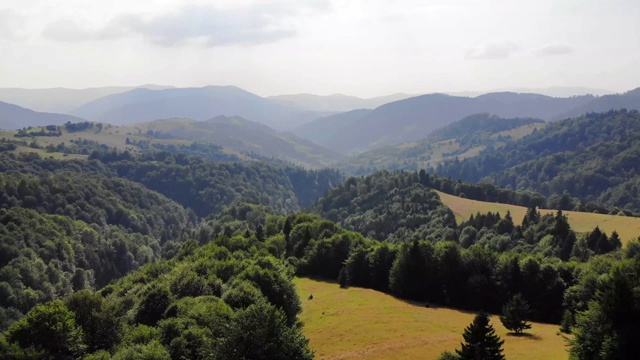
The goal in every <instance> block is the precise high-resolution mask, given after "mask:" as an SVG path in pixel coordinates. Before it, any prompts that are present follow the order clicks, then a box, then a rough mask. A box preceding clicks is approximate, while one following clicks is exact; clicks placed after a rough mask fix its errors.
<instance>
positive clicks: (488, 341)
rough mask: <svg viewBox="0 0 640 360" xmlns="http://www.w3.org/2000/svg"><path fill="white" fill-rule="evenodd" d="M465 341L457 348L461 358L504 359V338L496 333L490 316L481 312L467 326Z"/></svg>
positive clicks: (475, 359)
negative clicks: (501, 338)
mask: <svg viewBox="0 0 640 360" xmlns="http://www.w3.org/2000/svg"><path fill="white" fill-rule="evenodd" d="M462 337H463V338H464V341H465V342H464V343H462V344H461V345H462V348H461V349H460V350H456V353H457V354H458V357H459V358H460V360H504V359H505V357H504V355H503V353H502V344H504V341H503V340H500V337H499V336H498V335H496V332H495V330H494V329H493V326H491V324H489V316H487V314H485V313H483V312H481V313H479V314H478V315H476V317H475V319H473V322H472V323H471V324H470V325H469V326H467V328H466V329H465V330H464V334H462Z"/></svg>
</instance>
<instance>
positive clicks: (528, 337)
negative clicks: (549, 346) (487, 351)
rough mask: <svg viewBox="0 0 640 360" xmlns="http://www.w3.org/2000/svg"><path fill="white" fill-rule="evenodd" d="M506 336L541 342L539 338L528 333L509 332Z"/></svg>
mask: <svg viewBox="0 0 640 360" xmlns="http://www.w3.org/2000/svg"><path fill="white" fill-rule="evenodd" d="M507 336H509V337H517V338H524V339H531V340H542V338H541V337H540V336H538V335H535V334H529V333H522V334H516V333H514V332H509V333H507Z"/></svg>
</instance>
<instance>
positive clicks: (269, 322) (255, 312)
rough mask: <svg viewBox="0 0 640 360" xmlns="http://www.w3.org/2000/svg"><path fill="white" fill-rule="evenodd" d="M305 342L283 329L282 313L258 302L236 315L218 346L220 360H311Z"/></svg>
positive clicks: (284, 321)
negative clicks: (221, 343)
mask: <svg viewBox="0 0 640 360" xmlns="http://www.w3.org/2000/svg"><path fill="white" fill-rule="evenodd" d="M307 343H308V340H307V339H305V338H304V336H302V334H301V333H300V332H299V331H298V330H297V329H296V328H295V327H293V328H291V327H289V326H287V318H286V316H285V315H284V313H283V312H282V311H280V310H278V309H276V308H275V307H274V306H273V305H270V304H267V303H264V302H261V303H257V304H254V305H251V306H249V307H248V308H247V309H245V310H242V311H240V312H239V313H238V314H237V315H236V318H235V319H234V322H233V326H232V328H231V330H230V333H229V335H228V337H227V340H226V341H225V342H224V344H223V345H222V348H221V350H220V353H219V356H220V358H221V359H265V360H267V359H274V360H276V359H282V360H289V359H300V360H303V359H312V358H313V352H312V351H311V350H309V348H308V345H307Z"/></svg>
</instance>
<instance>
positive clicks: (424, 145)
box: [308, 113, 545, 175]
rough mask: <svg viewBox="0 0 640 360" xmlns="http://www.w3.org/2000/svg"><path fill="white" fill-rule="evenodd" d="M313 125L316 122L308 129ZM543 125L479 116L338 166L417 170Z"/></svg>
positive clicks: (359, 170)
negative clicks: (421, 138)
mask: <svg viewBox="0 0 640 360" xmlns="http://www.w3.org/2000/svg"><path fill="white" fill-rule="evenodd" d="M334 116H335V117H339V116H340V115H334ZM311 125H315V123H314V124H309V125H308V126H311ZM544 126H545V123H544V122H543V121H542V120H539V119H530V118H515V119H503V118H500V117H497V116H495V115H490V114H486V113H485V114H476V115H471V116H468V117H466V118H464V119H462V120H459V121H456V122H454V123H452V124H451V125H448V126H445V127H444V128H441V129H438V130H436V131H434V132H433V133H431V134H430V135H428V136H427V137H426V138H425V139H423V140H420V141H416V142H411V143H404V144H400V145H394V146H387V147H383V148H380V149H375V150H370V151H367V152H364V153H361V154H358V155H355V156H351V157H349V158H346V159H345V160H343V161H341V162H340V163H339V164H338V165H337V167H338V168H339V169H340V170H342V171H343V172H345V173H348V174H354V175H362V174H367V173H371V172H375V171H377V170H382V169H386V170H413V171H417V170H420V169H423V168H429V167H434V166H436V165H437V164H439V163H441V162H443V161H445V160H447V159H453V158H458V159H460V160H462V159H465V158H467V157H472V156H476V155H478V154H479V153H480V152H481V151H483V150H485V149H486V148H487V147H493V148H500V147H502V146H504V145H506V143H507V142H509V141H512V140H515V139H518V138H521V137H523V136H526V135H528V134H530V133H532V132H533V131H536V129H541V128H543V127H544Z"/></svg>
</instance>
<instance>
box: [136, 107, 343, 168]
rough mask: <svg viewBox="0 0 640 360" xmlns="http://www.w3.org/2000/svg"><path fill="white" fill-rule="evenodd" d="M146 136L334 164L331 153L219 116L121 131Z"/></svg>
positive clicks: (312, 164) (313, 164)
mask: <svg viewBox="0 0 640 360" xmlns="http://www.w3.org/2000/svg"><path fill="white" fill-rule="evenodd" d="M127 130H129V131H130V132H132V133H142V134H147V135H148V136H149V137H152V138H154V137H155V138H174V139H183V140H189V141H205V142H209V143H213V144H216V145H219V146H223V147H226V148H230V149H234V150H236V151H241V152H246V153H258V154H260V155H261V156H266V157H276V158H278V159H282V160H287V161H290V162H293V163H296V164H303V165H306V166H310V167H316V168H317V167H322V166H324V165H327V164H329V163H330V162H332V161H334V160H337V159H338V158H339V155H338V154H337V153H334V152H333V151H331V150H328V149H325V148H323V147H321V146H319V145H316V144H314V143H311V142H309V141H307V140H303V139H300V138H297V137H295V136H292V135H287V134H283V133H279V132H277V131H275V130H273V129H271V128H269V127H267V126H265V125H262V124H259V123H257V122H254V121H249V120H245V119H243V118H241V117H237V116H236V117H226V116H219V117H216V118H213V119H210V120H207V121H197V120H189V119H165V120H157V121H152V122H149V123H141V124H134V125H131V126H129V127H128V128H126V129H125V130H123V131H125V132H126V131H127Z"/></svg>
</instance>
